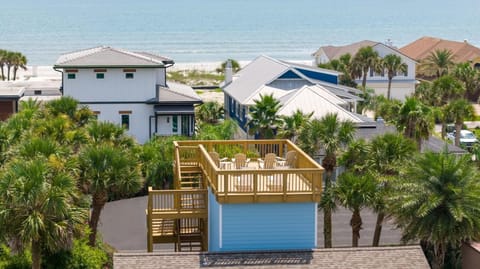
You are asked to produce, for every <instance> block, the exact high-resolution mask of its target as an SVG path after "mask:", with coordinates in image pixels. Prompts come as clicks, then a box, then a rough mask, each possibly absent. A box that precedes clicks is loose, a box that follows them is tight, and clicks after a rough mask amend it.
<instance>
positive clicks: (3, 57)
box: [0, 49, 7, 80]
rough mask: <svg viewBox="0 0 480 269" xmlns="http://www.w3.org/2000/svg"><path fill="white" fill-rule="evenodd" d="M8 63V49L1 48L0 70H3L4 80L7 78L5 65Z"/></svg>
mask: <svg viewBox="0 0 480 269" xmlns="http://www.w3.org/2000/svg"><path fill="white" fill-rule="evenodd" d="M6 64H7V51H6V50H2V49H0V70H1V71H2V73H1V74H2V77H1V78H2V80H5V70H4V67H5V65H6Z"/></svg>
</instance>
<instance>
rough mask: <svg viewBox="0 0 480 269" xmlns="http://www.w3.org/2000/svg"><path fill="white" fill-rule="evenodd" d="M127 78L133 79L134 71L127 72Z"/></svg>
mask: <svg viewBox="0 0 480 269" xmlns="http://www.w3.org/2000/svg"><path fill="white" fill-rule="evenodd" d="M125 78H126V79H133V73H125Z"/></svg>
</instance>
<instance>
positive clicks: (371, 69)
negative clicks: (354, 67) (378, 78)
mask: <svg viewBox="0 0 480 269" xmlns="http://www.w3.org/2000/svg"><path fill="white" fill-rule="evenodd" d="M370 77H373V68H370Z"/></svg>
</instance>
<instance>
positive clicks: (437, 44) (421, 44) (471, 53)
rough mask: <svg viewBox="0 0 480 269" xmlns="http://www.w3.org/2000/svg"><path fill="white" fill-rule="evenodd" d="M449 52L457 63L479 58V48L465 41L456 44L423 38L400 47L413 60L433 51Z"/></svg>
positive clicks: (449, 41)
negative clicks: (445, 50)
mask: <svg viewBox="0 0 480 269" xmlns="http://www.w3.org/2000/svg"><path fill="white" fill-rule="evenodd" d="M444 49H447V50H450V51H452V53H453V55H454V58H453V61H454V62H457V63H461V62H468V61H471V60H473V59H475V58H477V57H479V56H480V48H477V47H475V46H473V45H471V44H470V43H468V42H467V41H464V42H458V41H451V40H445V39H441V38H436V37H429V36H424V37H421V38H419V39H417V40H415V41H413V42H412V43H410V44H408V45H406V46H404V47H402V48H401V49H400V51H401V52H402V53H404V54H405V55H407V56H409V57H410V58H413V59H415V60H418V61H420V60H423V59H425V58H426V57H428V56H429V55H430V53H432V52H434V51H435V50H444Z"/></svg>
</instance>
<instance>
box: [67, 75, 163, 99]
mask: <svg viewBox="0 0 480 269" xmlns="http://www.w3.org/2000/svg"><path fill="white" fill-rule="evenodd" d="M97 69H101V68H97ZM77 70H78V72H77V73H76V75H75V76H76V78H75V79H68V78H67V73H66V72H64V75H63V76H64V78H63V88H64V95H67V96H72V97H73V98H75V99H77V100H79V101H80V102H102V101H136V102H143V101H146V100H148V99H150V98H153V97H155V96H156V85H157V80H158V81H160V82H163V84H165V83H164V77H163V76H162V75H161V74H160V73H162V72H164V70H161V71H157V69H148V68H143V69H140V68H137V69H136V72H133V73H134V78H133V79H126V78H125V72H123V69H122V68H108V69H107V72H105V78H104V79H97V78H96V73H95V72H94V68H89V69H77ZM157 76H162V78H161V79H160V78H158V79H157Z"/></svg>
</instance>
